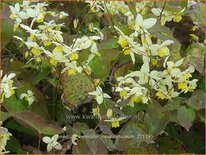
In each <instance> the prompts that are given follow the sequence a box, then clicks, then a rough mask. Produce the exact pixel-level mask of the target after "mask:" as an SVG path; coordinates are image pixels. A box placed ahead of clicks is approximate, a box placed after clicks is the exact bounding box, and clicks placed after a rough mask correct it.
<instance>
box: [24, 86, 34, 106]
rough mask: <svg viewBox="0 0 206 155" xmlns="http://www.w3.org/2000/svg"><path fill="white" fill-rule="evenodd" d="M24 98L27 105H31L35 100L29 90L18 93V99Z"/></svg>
mask: <svg viewBox="0 0 206 155" xmlns="http://www.w3.org/2000/svg"><path fill="white" fill-rule="evenodd" d="M23 98H24V99H25V100H26V101H27V102H28V107H30V106H31V105H32V103H33V102H34V101H35V100H36V98H35V97H34V93H33V92H32V91H31V90H27V93H23V94H21V95H20V99H23Z"/></svg>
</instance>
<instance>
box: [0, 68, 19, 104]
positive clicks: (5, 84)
mask: <svg viewBox="0 0 206 155" xmlns="http://www.w3.org/2000/svg"><path fill="white" fill-rule="evenodd" d="M15 76H16V74H15V73H10V74H9V75H4V77H3V72H2V71H0V78H1V83H0V84H1V85H0V89H1V91H0V92H1V100H2V101H3V98H4V97H5V98H9V97H10V96H12V95H13V94H14V93H15V91H14V90H15V89H16V87H14V86H13V83H14V81H13V80H12V79H13V78H14V77H15ZM2 77H3V78H2Z"/></svg>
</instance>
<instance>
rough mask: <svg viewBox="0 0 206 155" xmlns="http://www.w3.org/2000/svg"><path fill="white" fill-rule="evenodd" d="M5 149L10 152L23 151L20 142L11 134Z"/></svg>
mask: <svg viewBox="0 0 206 155" xmlns="http://www.w3.org/2000/svg"><path fill="white" fill-rule="evenodd" d="M6 150H10V151H11V152H12V153H23V150H22V148H21V145H20V143H19V142H18V140H17V139H16V138H15V137H14V136H11V137H10V140H8V142H7V145H6Z"/></svg>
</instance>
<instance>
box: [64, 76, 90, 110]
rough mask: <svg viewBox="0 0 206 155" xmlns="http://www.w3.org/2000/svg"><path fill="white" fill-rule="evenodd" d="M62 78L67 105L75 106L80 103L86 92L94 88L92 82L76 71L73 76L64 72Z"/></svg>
mask: <svg viewBox="0 0 206 155" xmlns="http://www.w3.org/2000/svg"><path fill="white" fill-rule="evenodd" d="M62 79H63V83H62V86H63V90H64V98H65V100H66V101H67V102H68V105H71V106H77V105H79V104H80V103H83V101H84V99H85V98H86V97H87V95H88V92H91V91H93V90H94V84H93V83H92V82H91V79H90V78H89V77H88V76H87V75H86V74H84V73H81V74H79V73H78V74H76V75H74V76H68V75H67V74H64V75H63V76H62Z"/></svg>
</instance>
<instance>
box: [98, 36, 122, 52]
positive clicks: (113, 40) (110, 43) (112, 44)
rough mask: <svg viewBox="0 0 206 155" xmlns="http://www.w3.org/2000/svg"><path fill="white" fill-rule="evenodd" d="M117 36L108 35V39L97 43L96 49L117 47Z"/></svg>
mask: <svg viewBox="0 0 206 155" xmlns="http://www.w3.org/2000/svg"><path fill="white" fill-rule="evenodd" d="M117 41H118V38H114V37H112V36H111V37H110V38H109V39H108V40H106V41H104V42H101V43H99V44H97V47H98V50H108V49H113V48H118V47H119V45H118V44H117Z"/></svg>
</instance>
